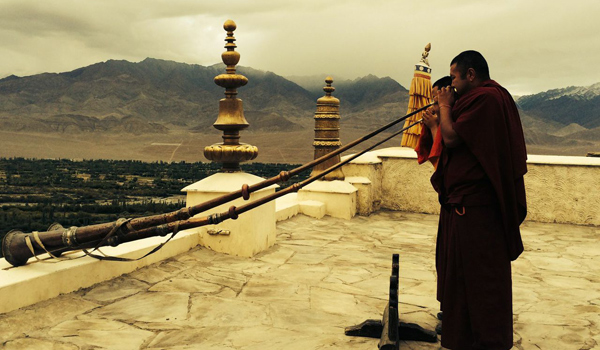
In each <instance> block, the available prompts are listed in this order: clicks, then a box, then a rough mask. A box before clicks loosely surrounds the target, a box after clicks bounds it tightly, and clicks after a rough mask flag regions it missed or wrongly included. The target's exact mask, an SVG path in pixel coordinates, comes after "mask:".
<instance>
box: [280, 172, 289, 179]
mask: <svg viewBox="0 0 600 350" xmlns="http://www.w3.org/2000/svg"><path fill="white" fill-rule="evenodd" d="M279 178H280V179H281V181H287V180H289V178H290V172H289V171H282V172H280V173H279Z"/></svg>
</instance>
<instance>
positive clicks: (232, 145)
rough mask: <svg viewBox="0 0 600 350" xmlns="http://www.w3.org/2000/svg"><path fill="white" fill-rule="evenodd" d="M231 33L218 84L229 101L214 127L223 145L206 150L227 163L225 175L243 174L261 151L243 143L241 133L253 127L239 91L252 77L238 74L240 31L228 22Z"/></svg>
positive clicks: (224, 101) (221, 104) (222, 102)
mask: <svg viewBox="0 0 600 350" xmlns="http://www.w3.org/2000/svg"><path fill="white" fill-rule="evenodd" d="M223 28H224V29H225V31H227V37H226V38H225V41H226V42H227V44H225V48H226V49H227V51H225V52H223V54H221V59H222V60H223V63H225V65H226V66H227V68H226V69H225V70H226V73H225V74H220V75H218V76H216V77H215V84H217V85H219V86H221V87H223V88H225V98H224V99H221V100H220V101H219V116H218V117H217V121H216V122H215V123H214V124H213V126H214V127H215V128H216V129H218V130H222V131H223V136H222V137H223V142H221V143H217V144H214V145H211V146H207V147H205V148H204V156H205V157H206V158H207V159H209V160H212V161H214V162H221V163H223V169H222V171H224V172H236V171H240V163H241V162H246V161H249V160H252V159H254V158H256V156H258V148H257V147H256V146H252V145H249V144H245V143H240V142H239V141H240V130H242V129H246V128H247V127H248V126H249V125H250V124H249V123H248V121H247V120H246V118H245V117H244V107H243V105H242V100H240V99H239V98H237V97H236V96H237V88H239V87H241V86H244V85H246V84H247V83H248V78H246V77H245V76H243V75H241V74H237V73H236V69H235V66H236V65H237V64H238V62H239V61H240V54H239V52H237V51H235V48H236V47H237V46H236V45H235V37H234V36H233V32H234V31H235V29H236V28H237V26H236V24H235V22H234V21H232V20H230V19H229V20H227V21H225V24H224V25H223Z"/></svg>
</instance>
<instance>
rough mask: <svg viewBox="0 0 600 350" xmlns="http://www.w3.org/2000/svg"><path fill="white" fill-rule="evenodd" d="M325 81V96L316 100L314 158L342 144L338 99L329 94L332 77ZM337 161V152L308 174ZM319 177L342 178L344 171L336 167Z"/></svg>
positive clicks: (321, 169) (326, 178)
mask: <svg viewBox="0 0 600 350" xmlns="http://www.w3.org/2000/svg"><path fill="white" fill-rule="evenodd" d="M325 83H326V84H327V86H325V87H323V91H325V96H323V97H321V98H319V99H318V100H317V111H316V113H315V141H314V142H313V146H314V147H315V159H317V158H320V157H322V156H324V155H326V154H328V153H331V152H333V151H335V150H337V149H338V148H340V146H341V145H342V142H341V141H340V100H338V99H337V98H335V97H333V96H331V93H332V92H334V91H335V88H334V87H333V86H331V84H332V83H333V78H332V77H327V78H325ZM339 162H340V155H339V154H338V155H336V156H334V157H331V158H329V159H328V160H326V161H324V162H323V163H321V164H318V165H316V166H315V167H314V168H313V170H312V172H311V173H310V176H316V175H318V174H320V173H322V172H323V171H324V170H325V169H327V168H329V167H331V166H333V165H335V164H337V163H339ZM321 179H322V180H325V181H332V180H343V179H344V173H343V172H342V168H337V169H336V170H334V171H332V172H330V173H329V174H327V175H325V176H324V177H323V178H321Z"/></svg>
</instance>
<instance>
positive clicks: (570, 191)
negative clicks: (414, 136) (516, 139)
mask: <svg viewBox="0 0 600 350" xmlns="http://www.w3.org/2000/svg"><path fill="white" fill-rule="evenodd" d="M416 158H417V157H416V154H415V152H414V151H413V150H412V149H410V148H404V147H393V148H385V149H381V150H377V151H373V152H369V153H367V154H365V155H364V156H361V157H359V158H357V159H356V160H354V161H353V162H351V163H350V164H348V165H347V166H345V167H344V174H346V176H354V177H357V176H360V177H366V178H368V179H370V180H371V182H372V183H373V185H372V186H373V188H376V189H377V190H376V191H374V193H376V195H375V196H373V200H374V201H375V202H377V201H378V202H379V203H378V204H380V207H381V208H384V209H392V210H402V211H409V212H420V213H431V214H437V213H439V203H438V198H437V194H436V193H435V191H434V190H433V188H432V187H431V182H430V178H431V175H432V174H433V170H434V169H433V166H432V165H431V164H430V163H426V164H422V165H419V164H418V163H417V159H416ZM527 163H528V164H527V168H528V172H527V175H525V188H526V191H527V212H528V213H527V220H532V221H540V222H552V223H566V224H576V225H600V209H599V208H600V158H593V157H566V156H541V155H528V161H527Z"/></svg>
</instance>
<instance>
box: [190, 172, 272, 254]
mask: <svg viewBox="0 0 600 350" xmlns="http://www.w3.org/2000/svg"><path fill="white" fill-rule="evenodd" d="M262 180H263V178H261V177H258V176H255V175H252V174H248V173H243V172H236V173H217V174H214V175H211V176H209V177H207V178H205V179H202V180H200V181H198V182H196V183H193V184H191V185H189V186H187V187H185V188H184V189H183V190H182V191H183V192H187V200H186V205H187V206H188V207H190V206H194V205H196V204H200V203H203V202H206V201H208V200H211V199H213V198H216V197H219V196H222V195H224V194H227V193H230V192H233V191H237V190H239V189H241V188H242V185H244V184H248V185H253V184H255V183H258V182H260V181H262ZM277 187H278V186H277V185H272V186H269V187H267V188H263V189H262V190H259V191H256V192H254V193H251V194H250V199H249V200H248V201H245V200H244V199H243V198H238V199H236V200H234V201H231V202H228V203H225V204H222V205H220V206H218V207H216V208H213V209H211V210H209V211H207V212H203V213H199V214H197V215H196V216H206V215H209V214H212V213H217V212H218V213H223V212H226V211H227V210H228V209H229V207H231V206H232V205H235V206H236V207H239V206H241V205H243V204H246V203H249V202H250V201H254V200H256V199H258V198H262V197H264V196H267V195H269V194H272V193H274V192H275V189H276V188H277ZM275 222H276V215H275V201H271V202H269V203H266V204H264V205H261V206H260V207H257V208H255V209H252V210H250V211H247V212H245V213H243V214H240V215H239V217H238V218H237V220H231V219H228V220H225V221H223V222H221V223H220V224H217V225H208V226H204V228H203V229H201V230H199V235H200V245H202V246H205V247H207V248H209V249H211V250H214V251H216V252H221V253H226V254H230V255H237V256H243V257H252V256H254V255H256V254H257V253H259V252H261V251H263V250H265V249H267V248H269V247H271V246H273V244H275V237H276V227H275ZM218 232H220V233H218Z"/></svg>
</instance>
